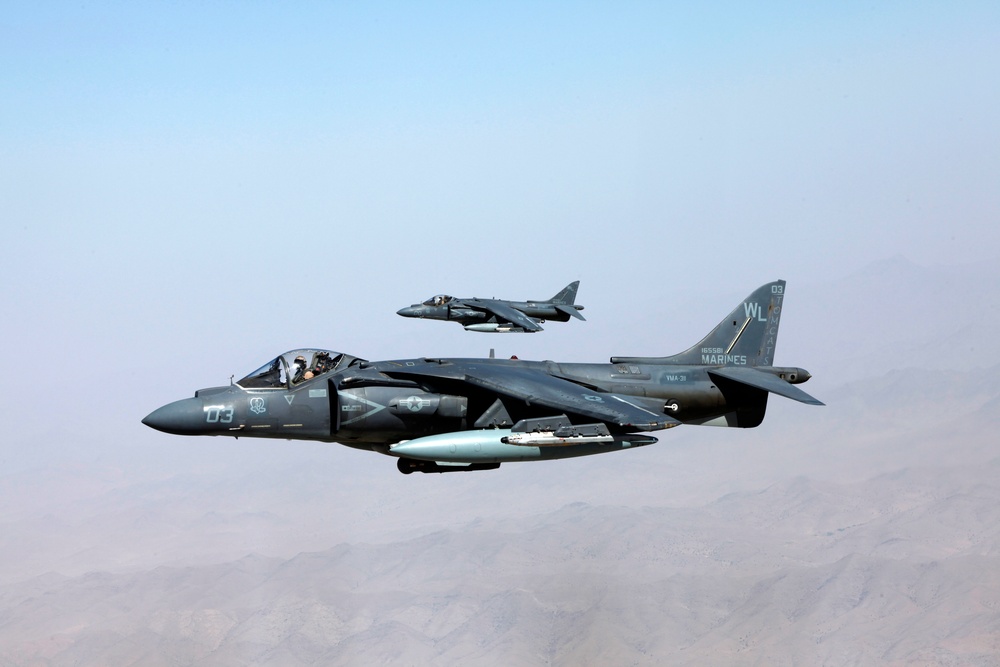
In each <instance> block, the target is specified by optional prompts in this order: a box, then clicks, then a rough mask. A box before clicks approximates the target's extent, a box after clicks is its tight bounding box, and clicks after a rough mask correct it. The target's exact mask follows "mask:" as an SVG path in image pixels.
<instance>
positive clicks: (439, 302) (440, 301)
mask: <svg viewBox="0 0 1000 667" xmlns="http://www.w3.org/2000/svg"><path fill="white" fill-rule="evenodd" d="M454 300H455V297H453V296H448V295H447V294H438V295H437V296H435V297H433V298H430V299H427V301H424V305H425V306H446V305H448V304H449V303H451V302H452V301H454Z"/></svg>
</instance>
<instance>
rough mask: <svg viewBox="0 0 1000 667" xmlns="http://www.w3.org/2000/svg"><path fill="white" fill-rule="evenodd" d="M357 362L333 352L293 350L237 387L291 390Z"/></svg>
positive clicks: (251, 374) (268, 363)
mask: <svg viewBox="0 0 1000 667" xmlns="http://www.w3.org/2000/svg"><path fill="white" fill-rule="evenodd" d="M353 360H354V357H350V356H348V355H346V354H342V353H340V352H332V351H330V350H312V349H302V350H292V351H291V352H285V353H284V354H282V355H280V356H278V357H275V358H274V359H272V360H271V361H269V362H267V363H266V364H264V365H263V366H261V367H260V368H258V369H257V370H255V371H254V372H253V373H250V374H249V375H247V376H246V377H244V378H243V379H242V380H239V381H238V382H237V383H236V384H238V385H239V386H240V387H242V388H244V389H290V388H291V387H294V386H296V385H299V384H302V383H303V382H307V381H308V380H312V379H313V378H317V377H320V376H321V375H325V374H327V373H330V372H332V371H334V370H336V369H338V368H341V367H344V366H347V365H348V364H350V363H351V361H353Z"/></svg>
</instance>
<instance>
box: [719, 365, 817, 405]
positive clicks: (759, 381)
mask: <svg viewBox="0 0 1000 667" xmlns="http://www.w3.org/2000/svg"><path fill="white" fill-rule="evenodd" d="M708 374H709V375H715V376H718V377H723V378H726V379H727V380H732V381H734V382H739V383H741V384H745V385H747V386H750V387H754V388H756V389H763V390H764V391H769V392H771V393H772V394H777V395H778V396H784V397H785V398H790V399H792V400H795V401H801V402H802V403H808V404H809V405H823V403H822V402H821V401H818V400H816V399H815V398H813V397H812V396H810V395H809V394H807V393H806V392H804V391H802V390H801V389H799V388H798V387H796V386H795V385H791V384H788V383H787V382H785V381H784V380H782V379H781V378H780V377H778V376H777V375H772V374H770V373H766V372H764V371H759V370H757V369H755V368H750V367H747V366H723V367H721V368H713V369H710V370H709V371H708Z"/></svg>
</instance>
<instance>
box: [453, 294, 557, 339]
mask: <svg viewBox="0 0 1000 667" xmlns="http://www.w3.org/2000/svg"><path fill="white" fill-rule="evenodd" d="M466 305H467V306H469V307H470V308H475V309H476V310H483V311H486V312H487V313H492V314H493V315H495V316H496V317H497V319H500V320H506V321H507V322H510V323H511V324H513V325H515V326H518V327H521V328H522V329H524V330H525V331H541V330H542V327H541V326H540V325H539V324H538V322H536V321H535V320H533V319H531V318H530V317H528V316H527V315H525V314H524V313H522V312H521V311H520V310H518V309H517V308H514V307H512V306H509V305H507V304H506V303H503V302H502V301H492V300H487V299H475V300H472V299H470V300H468V301H467V302H466Z"/></svg>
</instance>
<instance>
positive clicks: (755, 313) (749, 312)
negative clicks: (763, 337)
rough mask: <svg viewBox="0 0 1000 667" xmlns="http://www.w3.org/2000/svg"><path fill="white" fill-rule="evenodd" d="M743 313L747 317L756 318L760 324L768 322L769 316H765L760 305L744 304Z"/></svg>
mask: <svg viewBox="0 0 1000 667" xmlns="http://www.w3.org/2000/svg"><path fill="white" fill-rule="evenodd" d="M743 312H744V313H745V314H746V316H747V317H754V318H756V319H757V321H758V322H767V316H766V315H765V314H764V311H763V309H761V307H760V304H759V303H757V302H754V303H744V304H743Z"/></svg>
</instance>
